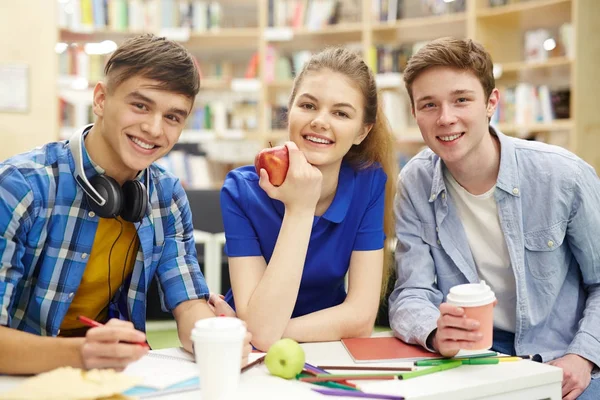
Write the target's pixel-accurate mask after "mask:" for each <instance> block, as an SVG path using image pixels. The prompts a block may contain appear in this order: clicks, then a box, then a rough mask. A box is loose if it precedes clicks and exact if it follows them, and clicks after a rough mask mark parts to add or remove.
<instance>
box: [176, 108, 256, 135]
mask: <svg viewBox="0 0 600 400" xmlns="http://www.w3.org/2000/svg"><path fill="white" fill-rule="evenodd" d="M186 128H187V129H191V130H209V131H215V132H217V133H222V132H225V131H229V130H236V131H253V130H256V129H257V128H258V103H257V102H256V101H255V100H254V101H253V100H244V101H236V102H231V101H224V100H213V101H211V102H206V103H196V106H195V107H194V110H193V111H192V113H191V114H190V116H189V118H188V120H187V126H186Z"/></svg>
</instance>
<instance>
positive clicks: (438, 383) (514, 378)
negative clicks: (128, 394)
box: [0, 342, 562, 400]
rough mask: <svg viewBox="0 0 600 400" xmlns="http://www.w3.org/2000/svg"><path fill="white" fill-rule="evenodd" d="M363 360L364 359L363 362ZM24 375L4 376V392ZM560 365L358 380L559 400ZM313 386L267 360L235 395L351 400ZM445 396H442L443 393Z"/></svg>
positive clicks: (453, 398) (323, 353)
mask: <svg viewBox="0 0 600 400" xmlns="http://www.w3.org/2000/svg"><path fill="white" fill-rule="evenodd" d="M302 347H303V348H304V350H305V352H306V361H307V362H308V363H310V364H312V365H325V364H329V365H332V364H333V365H357V364H354V363H353V361H352V359H351V358H350V356H349V355H348V353H347V352H346V350H345V348H344V346H343V345H342V344H341V342H324V343H306V344H303V345H302ZM361 365H365V364H361ZM368 365H373V366H374V365H379V366H410V365H412V363H406V362H403V363H369V364H368ZM22 379H23V378H19V377H8V376H0V393H2V392H3V391H6V390H7V389H9V388H10V387H12V386H14V385H16V384H18V383H19V382H20V381H21V380H22ZM561 380H562V370H561V369H559V368H556V367H553V366H550V365H547V364H541V363H536V362H533V361H525V360H524V361H515V362H504V363H500V364H496V365H472V366H471V365H464V366H461V367H459V368H456V369H451V370H447V371H443V372H437V373H434V374H431V375H425V376H422V377H418V378H415V379H410V380H406V381H396V380H393V381H392V380H388V381H355V382H354V383H356V384H357V385H359V386H360V388H361V389H362V390H363V391H365V392H372V393H382V394H383V393H386V394H394V395H396V396H398V395H400V396H404V397H405V398H406V399H407V400H417V399H418V400H426V399H440V398H443V399H444V400H468V399H484V398H485V399H492V400H499V399H510V400H533V399H551V400H561ZM313 387H315V386H314V385H311V384H308V383H304V382H299V381H296V380H290V381H288V380H285V379H281V378H276V377H273V376H271V375H269V372H268V371H267V368H266V367H265V365H264V364H260V365H258V366H255V367H253V368H252V369H250V370H248V371H246V372H245V373H243V374H242V377H241V380H240V385H239V387H238V390H237V393H236V395H235V396H233V397H232V398H234V399H244V400H246V399H248V400H259V399H260V400H264V399H290V400H296V399H298V400H301V399H302V400H305V399H330V400H334V399H351V397H337V396H336V397H333V396H324V395H321V394H319V393H316V392H314V391H312V390H311V388H313ZM442 396H443V397H442ZM152 398H157V399H158V398H160V399H168V400H188V399H189V400H192V399H194V400H201V399H202V395H201V392H200V391H199V390H195V391H188V392H182V393H178V394H171V395H165V396H160V397H152Z"/></svg>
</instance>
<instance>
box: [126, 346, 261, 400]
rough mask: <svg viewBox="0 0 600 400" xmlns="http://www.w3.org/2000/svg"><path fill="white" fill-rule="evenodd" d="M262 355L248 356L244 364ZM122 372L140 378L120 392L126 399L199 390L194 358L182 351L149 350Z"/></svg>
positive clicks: (252, 354)
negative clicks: (132, 385) (133, 385)
mask: <svg viewBox="0 0 600 400" xmlns="http://www.w3.org/2000/svg"><path fill="white" fill-rule="evenodd" d="M263 355H264V353H250V355H249V356H248V361H249V362H252V361H254V360H255V359H257V358H259V357H261V356H263ZM123 373H124V374H127V375H130V376H135V377H139V378H141V379H142V383H140V384H139V385H137V386H135V387H134V388H131V389H129V390H127V391H126V392H124V393H123V394H125V395H127V396H138V397H140V398H148V397H153V396H163V395H165V394H170V393H178V392H183V391H188V390H196V389H199V388H200V379H199V378H198V367H197V366H196V363H195V361H194V356H192V355H191V354H190V353H188V352H187V351H185V350H183V349H182V348H171V349H163V350H153V351H151V352H149V353H148V354H147V355H145V356H144V357H142V358H141V359H140V360H138V361H136V362H134V363H132V364H130V365H128V366H127V368H125V371H123Z"/></svg>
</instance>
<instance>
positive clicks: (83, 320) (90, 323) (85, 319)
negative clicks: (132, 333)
mask: <svg viewBox="0 0 600 400" xmlns="http://www.w3.org/2000/svg"><path fill="white" fill-rule="evenodd" d="M77 319H78V320H79V321H80V322H81V323H82V324H84V325H85V326H89V327H90V328H98V327H101V326H104V324H101V323H100V322H98V321H94V320H93V319H91V318H88V317H84V316H83V315H79V316H78V317H77ZM122 343H127V344H137V345H140V346H142V347H145V348H147V349H148V350H150V346H148V343H145V342H136V343H130V342H122Z"/></svg>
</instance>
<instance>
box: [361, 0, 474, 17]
mask: <svg viewBox="0 0 600 400" xmlns="http://www.w3.org/2000/svg"><path fill="white" fill-rule="evenodd" d="M371 6H372V8H371V13H372V16H373V20H374V21H379V22H388V23H391V22H395V21H397V20H400V19H405V18H420V17H429V16H433V15H444V14H452V13H458V12H464V11H465V6H466V3H465V0H453V1H446V0H373V1H372V3H371Z"/></svg>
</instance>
